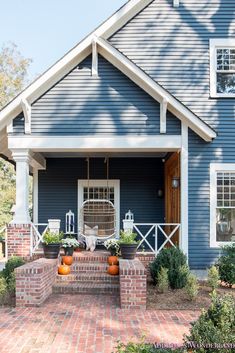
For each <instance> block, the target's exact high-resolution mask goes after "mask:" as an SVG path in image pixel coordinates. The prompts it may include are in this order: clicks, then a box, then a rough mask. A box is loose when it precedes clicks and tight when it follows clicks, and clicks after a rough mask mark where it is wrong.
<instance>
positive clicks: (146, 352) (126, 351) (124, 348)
mask: <svg viewBox="0 0 235 353" xmlns="http://www.w3.org/2000/svg"><path fill="white" fill-rule="evenodd" d="M172 352H174V353H183V350H182V349H171V348H155V347H154V346H153V345H152V344H148V343H144V341H143V340H141V342H139V343H134V342H129V343H127V344H124V343H121V342H120V343H118V346H117V347H116V351H115V353H172Z"/></svg>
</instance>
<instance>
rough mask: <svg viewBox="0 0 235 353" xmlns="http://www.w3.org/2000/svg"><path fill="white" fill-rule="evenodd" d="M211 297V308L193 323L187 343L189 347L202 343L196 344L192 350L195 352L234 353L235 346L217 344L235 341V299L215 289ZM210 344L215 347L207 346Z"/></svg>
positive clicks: (186, 337)
mask: <svg viewBox="0 0 235 353" xmlns="http://www.w3.org/2000/svg"><path fill="white" fill-rule="evenodd" d="M211 297H212V302H211V305H210V307H209V309H208V310H207V311H205V310H204V311H202V314H201V315H200V317H199V318H198V320H197V321H195V322H194V323H192V324H191V325H192V328H191V330H190V335H189V336H185V343H186V345H187V346H188V347H190V346H191V347H193V345H192V344H199V345H201V348H199V347H197V348H196V347H195V346H194V348H195V349H192V350H191V352H195V353H215V352H226V353H234V348H231V349H230V348H225V349H223V348H218V349H217V348H215V345H217V344H220V345H222V344H234V342H235V300H234V298H233V296H231V295H225V296H223V297H219V296H218V295H217V294H216V292H215V291H214V292H212V294H211ZM210 344H212V345H214V347H211V348H210V347H206V346H208V345H210ZM203 345H204V347H203Z"/></svg>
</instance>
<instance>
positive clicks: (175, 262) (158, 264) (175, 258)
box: [149, 247, 189, 289]
mask: <svg viewBox="0 0 235 353" xmlns="http://www.w3.org/2000/svg"><path fill="white" fill-rule="evenodd" d="M149 267H150V273H151V276H152V279H153V281H154V284H158V283H157V278H158V275H159V272H160V271H161V268H162V267H164V268H166V269H168V279H169V283H170V287H171V288H172V289H179V288H184V287H185V285H186V283H187V278H188V273H189V267H188V265H187V257H186V255H184V253H183V252H182V251H181V250H180V249H179V248H175V247H172V248H164V249H162V250H161V251H160V253H159V254H158V255H157V257H156V258H155V260H154V261H153V262H152V263H151V264H150V266H149Z"/></svg>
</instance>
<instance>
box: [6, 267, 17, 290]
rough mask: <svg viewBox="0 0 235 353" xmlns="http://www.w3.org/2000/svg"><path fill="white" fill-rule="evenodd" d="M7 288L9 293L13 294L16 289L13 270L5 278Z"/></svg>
mask: <svg viewBox="0 0 235 353" xmlns="http://www.w3.org/2000/svg"><path fill="white" fill-rule="evenodd" d="M7 290H8V293H9V294H10V295H14V294H15V290H16V277H15V274H14V272H12V273H11V275H10V276H9V277H8V279H7Z"/></svg>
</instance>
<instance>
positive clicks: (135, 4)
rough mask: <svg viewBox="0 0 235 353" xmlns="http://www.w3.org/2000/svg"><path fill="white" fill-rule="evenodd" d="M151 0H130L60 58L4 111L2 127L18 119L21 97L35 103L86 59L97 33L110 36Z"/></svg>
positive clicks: (20, 109)
mask: <svg viewBox="0 0 235 353" xmlns="http://www.w3.org/2000/svg"><path fill="white" fill-rule="evenodd" d="M151 2H152V0H130V1H128V2H127V3H126V4H125V5H123V6H122V7H121V8H120V9H119V10H118V11H116V12H115V13H114V14H113V15H112V16H111V17H109V18H108V19H107V20H106V21H105V22H104V23H102V24H101V25H100V26H99V27H98V28H97V29H95V31H93V32H92V33H91V34H89V35H88V36H87V37H86V38H85V39H84V40H82V41H81V42H80V43H78V44H77V45H76V46H75V47H74V48H73V49H72V50H70V51H69V52H68V53H67V54H66V55H65V56H63V57H62V58H61V59H60V60H59V61H57V62H56V63H55V64H54V65H53V66H52V67H51V68H50V69H48V70H47V71H46V72H45V73H44V74H42V75H41V76H39V78H38V79H36V80H35V81H34V82H33V83H32V84H31V85H30V86H29V87H28V88H26V89H25V90H24V91H23V92H22V93H21V94H20V95H19V96H18V97H16V98H15V99H14V100H13V101H12V102H10V103H9V104H8V105H7V106H6V107H5V108H4V109H3V110H2V111H1V112H0V130H2V128H3V127H5V126H6V125H7V124H8V122H9V120H11V119H14V118H15V117H16V116H17V115H18V114H20V112H21V111H22V108H21V100H22V98H23V97H24V98H26V99H27V100H28V102H29V103H32V102H33V101H34V100H36V99H37V98H39V97H40V96H41V95H42V94H43V93H45V92H46V91H47V90H48V89H49V88H50V87H52V86H53V85H54V84H55V83H56V82H58V81H59V80H60V79H61V78H62V77H63V76H64V75H66V74H67V73H68V72H69V71H70V70H71V69H72V68H73V67H75V66H76V65H78V64H79V62H81V61H82V60H83V59H85V58H86V57H87V56H88V55H89V54H90V53H91V43H92V39H93V38H94V36H97V37H99V36H103V37H104V38H106V39H107V38H109V37H110V36H111V35H112V34H113V33H115V32H116V31H117V30H118V29H120V28H121V27H123V26H124V25H125V24H126V23H127V22H128V21H129V20H130V19H131V18H133V17H134V16H135V15H136V14H137V13H139V12H140V11H141V10H142V9H144V8H145V7H146V6H147V5H148V4H150V3H151Z"/></svg>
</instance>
